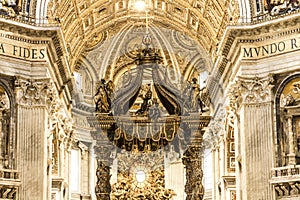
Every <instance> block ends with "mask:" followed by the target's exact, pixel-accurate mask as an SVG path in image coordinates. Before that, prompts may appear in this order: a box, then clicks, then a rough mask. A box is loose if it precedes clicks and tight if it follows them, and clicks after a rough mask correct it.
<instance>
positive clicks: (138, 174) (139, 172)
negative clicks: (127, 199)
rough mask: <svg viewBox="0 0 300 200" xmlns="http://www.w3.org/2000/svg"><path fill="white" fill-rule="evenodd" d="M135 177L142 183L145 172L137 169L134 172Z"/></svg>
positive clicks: (144, 178)
mask: <svg viewBox="0 0 300 200" xmlns="http://www.w3.org/2000/svg"><path fill="white" fill-rule="evenodd" d="M135 177H136V180H137V182H138V183H144V182H145V180H146V173H145V172H144V171H143V170H138V171H137V172H136V173H135Z"/></svg>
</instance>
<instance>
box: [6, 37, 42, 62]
mask: <svg viewBox="0 0 300 200" xmlns="http://www.w3.org/2000/svg"><path fill="white" fill-rule="evenodd" d="M0 55H6V56H12V57H17V58H21V59H25V60H33V61H41V60H46V47H41V46H36V47H29V46H22V45H18V44H9V43H4V42H0Z"/></svg>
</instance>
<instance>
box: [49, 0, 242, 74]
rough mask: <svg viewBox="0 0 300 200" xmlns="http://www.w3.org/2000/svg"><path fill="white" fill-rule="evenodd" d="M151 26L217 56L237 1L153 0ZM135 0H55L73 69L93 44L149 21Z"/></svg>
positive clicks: (54, 15) (52, 15)
mask: <svg viewBox="0 0 300 200" xmlns="http://www.w3.org/2000/svg"><path fill="white" fill-rule="evenodd" d="M148 2H150V3H149V18H150V26H151V25H152V26H155V27H157V28H165V29H170V30H177V31H180V32H182V33H184V34H186V35H188V36H189V37H190V38H193V40H194V41H195V42H196V44H197V45H198V46H200V48H202V49H203V50H204V51H206V52H207V53H208V54H209V55H210V57H211V58H212V59H213V58H215V57H216V50H217V46H218V43H219V41H220V40H221V37H222V35H223V33H224V30H225V27H226V26H227V25H228V24H230V23H235V22H236V21H237V19H238V16H239V15H238V12H239V11H238V3H237V2H236V1H235V0H229V1H228V0H218V1H217V0H190V1H187V0H149V1H148ZM133 3H134V1H133V0H109V1H105V0H85V1H84V0H64V1H60V0H53V1H49V3H48V6H47V13H46V16H47V19H48V21H49V23H60V24H61V27H62V31H63V35H64V37H65V38H64V39H65V41H66V45H67V47H68V50H69V56H70V66H71V68H72V69H71V71H74V69H75V67H76V63H77V62H78V59H79V57H81V55H82V53H83V52H86V51H87V49H90V46H91V43H94V44H95V43H97V42H103V39H106V38H103V37H104V36H108V38H112V37H114V36H116V35H119V34H120V31H121V30H124V28H126V27H128V28H129V27H131V26H130V24H133V23H142V22H144V21H145V18H144V17H145V12H137V11H136V10H134V9H133ZM107 33H109V35H107Z"/></svg>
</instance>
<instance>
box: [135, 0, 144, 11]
mask: <svg viewBox="0 0 300 200" xmlns="http://www.w3.org/2000/svg"><path fill="white" fill-rule="evenodd" d="M134 8H135V9H136V10H137V11H144V10H146V2H145V1H143V0H138V1H136V2H135V4H134Z"/></svg>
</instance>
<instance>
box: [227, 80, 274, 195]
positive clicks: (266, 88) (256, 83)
mask: <svg viewBox="0 0 300 200" xmlns="http://www.w3.org/2000/svg"><path fill="white" fill-rule="evenodd" d="M272 81H273V79H272V77H264V78H258V77H254V78H241V77H240V78H239V79H238V80H237V82H236V84H235V85H234V91H231V98H232V97H234V98H235V100H236V101H235V102H234V103H233V105H232V107H233V109H232V110H234V111H237V109H238V112H237V113H239V116H238V117H239V118H238V119H239V120H238V121H235V123H238V125H239V129H238V130H239V131H238V132H236V134H237V137H235V138H236V139H235V142H236V144H240V146H238V148H237V152H236V153H237V154H236V155H237V156H236V160H237V161H238V163H239V164H238V169H237V188H240V191H237V199H243V200H251V199H253V200H257V199H272V192H271V186H270V184H269V180H270V178H271V169H272V167H273V157H274V156H273V145H272V144H273V141H272V138H273V123H272V122H273V120H270V119H273V102H272V99H273V95H272V85H271V83H272ZM270 155H271V156H270Z"/></svg>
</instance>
